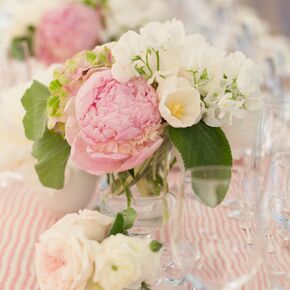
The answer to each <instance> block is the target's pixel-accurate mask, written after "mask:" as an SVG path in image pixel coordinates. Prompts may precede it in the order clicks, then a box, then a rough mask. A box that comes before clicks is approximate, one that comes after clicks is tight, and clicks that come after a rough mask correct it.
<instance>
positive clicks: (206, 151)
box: [168, 122, 232, 207]
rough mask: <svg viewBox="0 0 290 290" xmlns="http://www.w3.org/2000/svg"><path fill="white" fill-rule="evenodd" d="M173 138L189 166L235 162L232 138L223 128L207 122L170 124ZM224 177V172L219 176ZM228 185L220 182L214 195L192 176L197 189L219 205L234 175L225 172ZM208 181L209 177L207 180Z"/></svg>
mask: <svg viewBox="0 0 290 290" xmlns="http://www.w3.org/2000/svg"><path fill="white" fill-rule="evenodd" d="M168 135H169V137H170V140H171V142H172V143H173V145H174V146H175V147H176V149H177V150H178V151H179V153H180V154H181V156H182V159H183V163H184V166H185V169H192V168H194V167H197V166H212V165H223V166H231V165H232V154H231V149H230V145H229V142H228V140H227V138H226V136H225V134H224V132H223V131H222V129H221V128H214V127H209V126H207V125H206V124H205V123H203V122H199V123H198V124H196V125H194V126H192V127H189V128H173V127H171V126H169V127H168ZM219 178H220V176H219ZM225 179H226V181H228V182H225V184H226V185H225V186H219V187H218V188H217V190H215V191H214V194H213V195H212V196H209V194H210V193H209V191H208V187H207V186H205V187H201V186H200V185H197V184H196V183H195V182H194V180H197V179H194V178H192V181H193V184H192V187H193V190H194V191H195V193H196V194H197V195H198V196H199V198H200V199H201V200H202V201H203V202H204V203H205V204H206V205H208V206H211V207H215V206H217V205H218V204H219V203H221V202H222V200H223V199H224V197H225V196H226V194H227V191H228V185H229V181H230V175H228V174H227V176H225ZM203 184H206V180H203Z"/></svg>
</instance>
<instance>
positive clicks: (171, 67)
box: [112, 20, 261, 127]
mask: <svg viewBox="0 0 290 290" xmlns="http://www.w3.org/2000/svg"><path fill="white" fill-rule="evenodd" d="M112 54H113V57H114V59H115V63H114V65H113V68H112V71H113V76H114V78H116V79H117V80H118V81H120V82H126V81H128V80H130V79H131V78H133V77H138V76H141V77H144V78H146V79H147V80H148V82H149V83H150V84H151V85H152V86H153V87H154V88H157V94H158V97H159V110H160V113H161V115H162V117H163V118H164V119H165V120H166V121H167V122H168V123H169V124H170V125H171V126H173V127H189V126H192V125H194V124H196V123H198V122H199V121H200V120H201V119H203V121H204V122H205V123H206V124H207V125H209V126H214V127H216V126H221V122H222V120H224V119H226V118H229V120H230V122H231V119H232V118H233V117H236V118H244V117H245V116H246V114H247V111H250V110H256V109H258V108H259V106H260V104H261V102H260V101H261V98H260V96H259V87H260V72H259V69H258V67H257V66H256V64H255V63H254V61H252V60H250V59H247V58H246V57H245V56H244V55H243V54H242V53H241V52H235V53H232V54H229V55H226V54H225V53H224V52H222V51H219V50H218V49H216V48H214V47H212V46H210V45H209V44H208V43H207V42H206V41H205V39H204V38H203V37H202V36H200V35H186V33H185V29H184V26H183V23H182V22H180V21H176V20H173V21H167V22H165V23H160V22H152V23H149V24H147V25H146V26H145V27H143V28H141V29H140V33H136V32H133V31H129V32H127V33H125V34H124V35H123V36H122V37H121V38H120V40H119V41H118V42H117V44H116V45H115V46H114V48H113V49H112Z"/></svg>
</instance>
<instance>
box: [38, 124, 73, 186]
mask: <svg viewBox="0 0 290 290" xmlns="http://www.w3.org/2000/svg"><path fill="white" fill-rule="evenodd" d="M69 154H70V146H69V144H68V143H67V142H66V140H65V139H63V137H62V136H61V134H59V133H56V132H53V131H48V130H46V131H45V133H44V135H43V137H42V138H41V139H40V140H37V141H35V142H34V144H33V150H32V155H33V156H34V157H35V158H36V159H37V160H38V163H37V164H36V165H35V170H36V172H37V174H38V177H39V180H40V182H41V183H42V184H43V185H44V186H46V187H50V188H54V189H61V188H63V186H64V171H65V167H66V164H67V160H68V157H69Z"/></svg>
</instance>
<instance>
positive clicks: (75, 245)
mask: <svg viewBox="0 0 290 290" xmlns="http://www.w3.org/2000/svg"><path fill="white" fill-rule="evenodd" d="M99 249H100V245H99V244H98V243H97V242H95V241H90V240H88V239H86V237H85V236H84V235H83V231H82V229H81V228H80V227H72V228H71V229H68V230H64V229H62V231H59V230H57V229H51V230H49V231H47V232H46V233H45V234H44V235H42V237H41V239H40V243H38V244H37V245H36V258H35V262H36V275H37V279H38V282H39V286H40V289H41V290H72V289H73V290H84V289H85V288H86V285H87V282H88V280H89V278H90V277H91V275H92V273H93V256H94V255H96V252H97V251H98V250H99Z"/></svg>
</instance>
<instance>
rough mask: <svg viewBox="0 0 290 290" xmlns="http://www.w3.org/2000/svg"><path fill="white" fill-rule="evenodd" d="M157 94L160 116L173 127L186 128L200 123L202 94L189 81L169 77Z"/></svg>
mask: <svg viewBox="0 0 290 290" xmlns="http://www.w3.org/2000/svg"><path fill="white" fill-rule="evenodd" d="M157 93H158V96H159V98H160V104H159V111H160V114H161V116H162V117H163V118H164V119H165V120H166V121H167V122H168V123H169V124H170V125H171V126H173V127H176V128H185V127H190V126H192V125H194V124H196V123H198V122H199V121H200V118H201V100H200V94H199V92H198V91H197V90H196V89H194V88H193V86H192V85H191V83H190V82H189V81H188V80H186V79H184V78H180V77H174V76H172V77H168V78H167V79H166V80H165V81H164V82H163V83H162V84H161V85H160V87H159V88H158V90H157Z"/></svg>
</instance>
